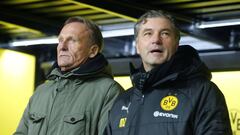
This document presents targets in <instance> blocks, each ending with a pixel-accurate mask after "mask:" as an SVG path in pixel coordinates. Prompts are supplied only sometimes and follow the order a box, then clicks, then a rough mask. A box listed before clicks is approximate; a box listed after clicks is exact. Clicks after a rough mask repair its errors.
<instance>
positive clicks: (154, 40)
mask: <svg viewBox="0 0 240 135" xmlns="http://www.w3.org/2000/svg"><path fill="white" fill-rule="evenodd" d="M152 43H154V44H158V45H160V44H161V43H162V38H161V35H160V34H158V33H156V34H154V35H153V36H152Z"/></svg>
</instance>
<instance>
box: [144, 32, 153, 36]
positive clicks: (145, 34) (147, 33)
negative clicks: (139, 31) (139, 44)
mask: <svg viewBox="0 0 240 135" xmlns="http://www.w3.org/2000/svg"><path fill="white" fill-rule="evenodd" d="M151 34H152V33H151V32H145V33H144V34H143V35H144V36H149V35H151Z"/></svg>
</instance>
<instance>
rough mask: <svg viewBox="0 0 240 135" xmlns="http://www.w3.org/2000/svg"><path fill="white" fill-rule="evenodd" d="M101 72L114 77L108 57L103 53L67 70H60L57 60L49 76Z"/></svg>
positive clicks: (74, 75) (95, 73)
mask: <svg viewBox="0 0 240 135" xmlns="http://www.w3.org/2000/svg"><path fill="white" fill-rule="evenodd" d="M101 73H102V74H104V75H106V76H108V77H112V72H111V68H110V66H109V64H108V62H107V60H106V58H105V57H104V56H103V55H102V54H101V53H99V54H97V55H96V56H95V57H94V58H91V59H88V60H87V62H86V63H84V64H82V65H80V66H79V67H77V68H74V69H72V70H70V71H67V72H62V71H60V68H59V66H58V65H57V62H55V63H54V64H53V66H52V68H51V70H50V74H49V75H48V77H47V78H48V79H55V78H56V77H62V78H68V77H90V76H92V75H97V74H101Z"/></svg>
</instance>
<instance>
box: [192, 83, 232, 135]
mask: <svg viewBox="0 0 240 135" xmlns="http://www.w3.org/2000/svg"><path fill="white" fill-rule="evenodd" d="M203 89H204V92H202V93H201V94H200V95H201V96H200V99H199V106H198V109H197V112H196V114H195V123H194V131H195V135H232V130H231V124H230V120H229V114H228V109H227V105H226V102H225V98H224V95H223V94H222V92H221V91H220V90H219V88H218V87H217V86H216V85H215V84H214V83H212V82H210V83H207V84H206V85H205V86H204V88H203Z"/></svg>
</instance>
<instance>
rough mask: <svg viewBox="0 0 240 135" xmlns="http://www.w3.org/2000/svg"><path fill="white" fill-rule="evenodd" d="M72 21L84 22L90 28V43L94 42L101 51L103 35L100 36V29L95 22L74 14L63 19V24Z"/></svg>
mask: <svg viewBox="0 0 240 135" xmlns="http://www.w3.org/2000/svg"><path fill="white" fill-rule="evenodd" d="M72 22H80V23H83V24H85V25H86V26H87V27H88V28H89V29H90V30H91V34H90V40H91V42H92V44H96V45H97V46H98V47H99V52H102V50H103V36H102V33H101V30H100V28H99V27H98V25H97V24H96V23H94V22H93V21H91V20H88V19H86V18H83V17H80V16H75V17H70V18H68V19H67V20H66V21H65V23H64V26H65V25H66V24H69V23H72Z"/></svg>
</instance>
